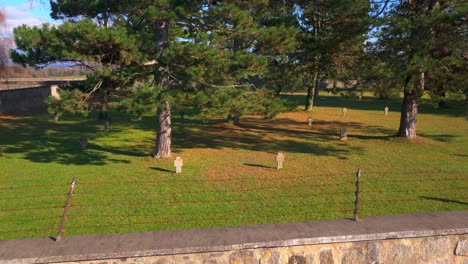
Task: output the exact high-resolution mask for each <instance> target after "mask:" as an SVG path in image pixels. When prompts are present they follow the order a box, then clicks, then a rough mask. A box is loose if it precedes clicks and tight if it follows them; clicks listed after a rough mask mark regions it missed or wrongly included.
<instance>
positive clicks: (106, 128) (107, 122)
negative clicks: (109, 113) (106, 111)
mask: <svg viewBox="0 0 468 264" xmlns="http://www.w3.org/2000/svg"><path fill="white" fill-rule="evenodd" d="M109 126H110V122H109V120H104V131H106V132H107V131H109Z"/></svg>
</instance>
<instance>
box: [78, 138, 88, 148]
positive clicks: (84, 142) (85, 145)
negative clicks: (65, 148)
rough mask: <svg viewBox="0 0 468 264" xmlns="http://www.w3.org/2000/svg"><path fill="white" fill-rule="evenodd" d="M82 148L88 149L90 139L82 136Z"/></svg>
mask: <svg viewBox="0 0 468 264" xmlns="http://www.w3.org/2000/svg"><path fill="white" fill-rule="evenodd" d="M80 147H81V149H86V147H88V138H87V137H85V136H81V138H80Z"/></svg>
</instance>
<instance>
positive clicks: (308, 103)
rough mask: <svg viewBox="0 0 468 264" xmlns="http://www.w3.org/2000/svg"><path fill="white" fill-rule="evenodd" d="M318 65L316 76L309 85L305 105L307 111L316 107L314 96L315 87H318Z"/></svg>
mask: <svg viewBox="0 0 468 264" xmlns="http://www.w3.org/2000/svg"><path fill="white" fill-rule="evenodd" d="M318 75H319V71H318V67H316V69H315V72H314V78H313V79H312V82H310V83H309V86H308V87H307V96H306V106H305V111H307V112H310V111H312V108H313V107H314V97H315V89H317V80H318Z"/></svg>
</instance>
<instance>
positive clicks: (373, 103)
mask: <svg viewBox="0 0 468 264" xmlns="http://www.w3.org/2000/svg"><path fill="white" fill-rule="evenodd" d="M281 97H283V98H285V99H287V100H288V101H291V102H296V103H297V104H298V105H303V104H304V103H305V94H304V95H302V94H282V95H281ZM402 102H403V98H391V99H377V98H374V97H372V98H368V97H365V96H364V97H363V98H362V101H359V99H358V98H355V97H352V98H346V97H342V96H329V95H320V96H319V97H317V99H316V101H315V104H314V105H316V106H323V107H338V108H341V107H346V108H348V109H357V110H366V111H382V113H383V111H384V108H385V107H386V106H387V107H388V108H389V110H390V112H396V113H400V111H401V105H402ZM447 102H448V105H449V107H446V108H438V107H436V106H435V105H434V104H433V103H432V102H431V100H430V99H421V102H420V107H419V113H422V114H437V115H447V116H460V115H463V101H455V100H447Z"/></svg>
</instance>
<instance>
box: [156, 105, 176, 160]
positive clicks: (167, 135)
mask: <svg viewBox="0 0 468 264" xmlns="http://www.w3.org/2000/svg"><path fill="white" fill-rule="evenodd" d="M157 118H158V124H157V127H156V148H155V151H154V158H168V157H170V156H171V144H172V140H171V132H172V131H171V130H172V128H171V108H170V104H169V102H168V101H166V105H165V107H163V106H158V111H157Z"/></svg>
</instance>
